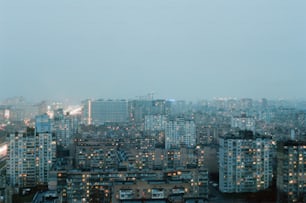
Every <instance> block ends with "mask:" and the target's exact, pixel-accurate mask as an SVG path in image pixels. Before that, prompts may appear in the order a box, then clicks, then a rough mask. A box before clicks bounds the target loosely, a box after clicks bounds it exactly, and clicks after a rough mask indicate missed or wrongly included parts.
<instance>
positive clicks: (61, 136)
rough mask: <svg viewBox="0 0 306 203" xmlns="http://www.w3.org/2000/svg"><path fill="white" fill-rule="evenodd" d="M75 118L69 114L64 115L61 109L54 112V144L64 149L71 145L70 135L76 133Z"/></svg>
mask: <svg viewBox="0 0 306 203" xmlns="http://www.w3.org/2000/svg"><path fill="white" fill-rule="evenodd" d="M77 128H78V124H77V121H76V118H75V117H73V116H70V115H69V113H67V114H64V111H63V109H57V110H55V111H54V118H53V132H54V133H55V135H56V143H57V145H60V146H62V147H64V148H67V147H68V146H69V145H71V144H72V135H73V134H74V133H76V132H77Z"/></svg>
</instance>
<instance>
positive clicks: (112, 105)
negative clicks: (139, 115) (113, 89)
mask: <svg viewBox="0 0 306 203" xmlns="http://www.w3.org/2000/svg"><path fill="white" fill-rule="evenodd" d="M128 115H129V114H128V102H127V101H126V100H103V99H99V100H95V101H91V100H87V101H86V102H84V103H83V122H84V123H86V124H88V125H89V124H94V125H102V124H104V123H112V122H114V123H122V122H127V121H128V118H129V116H128Z"/></svg>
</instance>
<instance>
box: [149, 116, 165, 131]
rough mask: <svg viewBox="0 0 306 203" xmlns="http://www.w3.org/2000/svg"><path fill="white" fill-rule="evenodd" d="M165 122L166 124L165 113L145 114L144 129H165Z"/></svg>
mask: <svg viewBox="0 0 306 203" xmlns="http://www.w3.org/2000/svg"><path fill="white" fill-rule="evenodd" d="M166 124H167V117H166V116H165V115H146V116H145V130H147V131H161V130H165V128H166Z"/></svg>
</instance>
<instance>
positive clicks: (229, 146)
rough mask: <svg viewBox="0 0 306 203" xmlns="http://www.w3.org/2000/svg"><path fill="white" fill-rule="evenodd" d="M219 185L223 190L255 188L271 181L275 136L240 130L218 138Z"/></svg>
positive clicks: (234, 190)
mask: <svg viewBox="0 0 306 203" xmlns="http://www.w3.org/2000/svg"><path fill="white" fill-rule="evenodd" d="M219 144H220V146H219V189H220V191H221V192H224V193H240V192H256V191H260V190H264V189H267V188H268V187H269V186H270V185H271V183H272V138H271V137H268V136H261V135H259V134H254V133H253V132H252V131H239V132H238V133H236V134H226V135H224V136H221V137H220V142H219Z"/></svg>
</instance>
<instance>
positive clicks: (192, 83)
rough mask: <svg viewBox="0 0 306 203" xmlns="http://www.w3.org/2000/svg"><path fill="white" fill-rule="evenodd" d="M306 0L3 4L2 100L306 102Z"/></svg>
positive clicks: (0, 45)
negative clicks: (149, 98) (247, 99)
mask: <svg viewBox="0 0 306 203" xmlns="http://www.w3.org/2000/svg"><path fill="white" fill-rule="evenodd" d="M305 11H306V1H305V0H294V1H288V0H120V1H119V0H108V1H103V0H88V1H85V0H52V1H51V0H50V1H42V0H27V1H14V0H12V1H11V0H7V1H6V0H0V99H4V98H6V97H11V96H24V97H26V98H27V99H28V100H41V99H45V98H46V99H50V98H54V99H60V98H63V99H67V98H69V99H74V100H82V99H84V98H126V99H128V98H135V97H136V96H142V95H146V94H147V93H150V92H154V93H155V95H156V96H155V97H157V98H176V99H186V100H197V99H207V98H208V99H209V98H213V97H219V96H232V97H239V98H242V97H252V98H262V97H266V98H280V97H282V98H291V99H294V98H306V12H305Z"/></svg>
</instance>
